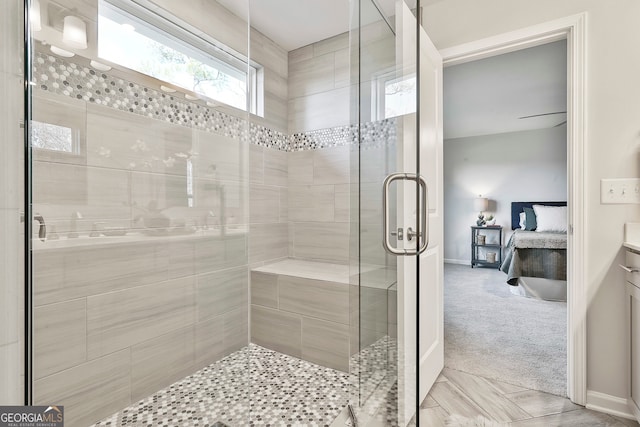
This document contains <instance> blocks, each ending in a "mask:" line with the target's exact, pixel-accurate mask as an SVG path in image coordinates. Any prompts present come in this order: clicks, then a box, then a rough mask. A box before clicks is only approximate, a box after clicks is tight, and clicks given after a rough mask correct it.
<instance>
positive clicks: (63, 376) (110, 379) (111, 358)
mask: <svg viewBox="0 0 640 427" xmlns="http://www.w3.org/2000/svg"><path fill="white" fill-rule="evenodd" d="M130 360H131V355H130V351H129V349H126V350H122V351H118V352H116V353H112V354H109V355H107V356H104V357H100V358H98V359H95V360H91V361H89V362H87V363H83V364H82V365H78V366H75V367H73V368H71V369H67V370H65V371H62V372H59V373H57V374H54V375H50V376H48V377H45V378H42V379H39V380H36V381H35V383H34V396H33V400H34V404H36V405H50V404H51V403H54V402H55V403H56V404H59V405H64V407H65V411H64V412H65V425H69V426H86V425H89V424H93V423H95V422H96V421H98V420H100V419H102V418H104V417H106V416H108V415H111V414H113V413H115V412H117V411H119V410H121V409H122V408H124V407H126V406H127V405H129V403H131V396H130V384H129V382H130V368H129V363H130Z"/></svg>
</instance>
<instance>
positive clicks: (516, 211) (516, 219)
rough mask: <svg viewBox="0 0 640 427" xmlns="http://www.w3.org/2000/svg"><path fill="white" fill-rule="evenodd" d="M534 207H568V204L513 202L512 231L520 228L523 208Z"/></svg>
mask: <svg viewBox="0 0 640 427" xmlns="http://www.w3.org/2000/svg"><path fill="white" fill-rule="evenodd" d="M533 205H544V206H567V202H511V229H512V230H515V229H516V228H520V212H524V211H523V208H530V207H532V206H533Z"/></svg>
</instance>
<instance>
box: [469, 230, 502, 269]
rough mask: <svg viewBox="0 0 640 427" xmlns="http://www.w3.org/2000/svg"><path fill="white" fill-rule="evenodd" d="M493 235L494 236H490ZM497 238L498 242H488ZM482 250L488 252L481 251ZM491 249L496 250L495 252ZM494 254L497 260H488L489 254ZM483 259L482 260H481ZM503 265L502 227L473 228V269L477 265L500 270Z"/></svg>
mask: <svg viewBox="0 0 640 427" xmlns="http://www.w3.org/2000/svg"><path fill="white" fill-rule="evenodd" d="M490 235H492V236H490ZM489 237H497V240H494V239H492V240H488V239H489ZM480 248H485V249H486V250H484V251H480ZM491 249H495V252H494V251H492V250H491ZM490 253H494V254H495V260H493V261H492V260H491V259H489V260H487V257H488V254H490ZM481 257H482V258H481ZM501 264H502V226H500V225H490V226H486V227H478V226H476V225H472V226H471V268H473V267H475V266H476V265H479V266H482V267H495V268H498V269H499V268H500V265H501Z"/></svg>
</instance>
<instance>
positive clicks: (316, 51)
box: [311, 7, 349, 56]
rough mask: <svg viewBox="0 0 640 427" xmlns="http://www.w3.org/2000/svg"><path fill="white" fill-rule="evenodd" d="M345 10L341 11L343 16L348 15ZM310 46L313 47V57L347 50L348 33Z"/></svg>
mask: <svg viewBox="0 0 640 427" xmlns="http://www.w3.org/2000/svg"><path fill="white" fill-rule="evenodd" d="M347 9H348V7H345V10H344V11H343V12H344V14H345V16H347V15H348V14H349V11H348V10H347ZM336 13H338V11H336ZM311 46H313V55H314V56H319V55H324V54H326V53H331V52H335V51H338V50H343V49H348V48H349V33H348V32H345V33H342V34H338V35H337V36H333V37H329V38H328V39H324V40H321V41H319V42H317V43H314V44H312V45H311Z"/></svg>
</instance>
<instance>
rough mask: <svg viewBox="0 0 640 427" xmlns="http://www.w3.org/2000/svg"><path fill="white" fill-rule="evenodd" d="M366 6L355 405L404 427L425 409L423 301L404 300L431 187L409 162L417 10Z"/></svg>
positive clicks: (356, 158) (362, 15) (365, 1)
mask: <svg viewBox="0 0 640 427" xmlns="http://www.w3.org/2000/svg"><path fill="white" fill-rule="evenodd" d="M357 3H358V4H357V6H356V9H355V12H354V14H353V16H354V17H356V18H354V20H353V21H352V29H351V34H352V39H353V40H357V42H358V45H359V46H358V47H359V57H358V58H354V63H355V64H357V68H356V72H355V73H354V74H352V81H353V82H354V86H355V87H357V90H356V91H355V92H356V94H355V95H354V99H357V102H354V104H353V110H352V117H357V120H354V122H357V124H358V126H357V129H358V131H357V136H358V138H357V140H358V144H357V146H356V147H355V148H354V150H353V151H352V171H353V173H352V215H351V221H352V233H351V235H352V240H353V241H354V242H357V243H355V244H352V245H351V272H352V275H351V281H352V285H354V286H352V297H351V298H352V306H353V307H357V310H356V309H355V308H354V314H356V313H357V315H354V316H353V321H354V324H355V325H357V327H355V326H354V327H353V328H352V331H353V332H352V333H354V334H357V336H358V340H357V342H358V346H357V348H356V349H354V350H355V351H354V354H353V356H352V361H353V363H352V377H353V378H354V379H355V381H356V385H355V387H354V396H353V399H352V401H353V402H354V408H355V409H354V412H355V413H356V415H357V416H358V419H359V421H360V422H361V424H363V425H368V424H371V425H390V426H394V425H402V426H405V425H407V424H408V423H409V422H411V420H412V419H413V414H414V413H415V410H416V405H415V401H416V394H417V392H416V384H417V382H416V374H415V369H408V367H407V362H408V361H411V360H413V362H412V363H413V366H414V368H415V366H416V363H415V359H416V358H415V353H416V336H415V335H412V334H407V330H406V325H408V324H410V323H414V324H415V323H416V311H417V303H416V302H415V300H413V303H412V304H406V303H405V302H403V301H401V298H406V296H407V294H408V293H411V292H415V286H416V282H415V280H414V279H413V278H411V277H408V276H406V275H405V274H404V270H401V269H400V268H399V265H400V264H401V263H402V262H403V261H404V260H403V259H402V258H411V257H413V258H414V259H415V257H416V256H415V255H412V254H411V252H412V251H415V248H416V242H417V241H418V240H421V239H420V238H418V239H416V236H417V235H413V233H418V232H419V231H418V230H417V229H418V228H419V227H420V226H419V225H417V224H415V220H416V208H415V206H416V202H418V201H419V202H420V203H421V202H422V199H423V198H422V196H421V195H420V194H421V193H420V192H421V191H422V190H421V188H422V186H421V185H418V183H417V181H416V180H415V179H412V178H411V176H413V177H415V176H417V175H416V174H415V161H414V162H408V161H407V159H411V158H413V159H415V156H413V157H412V155H411V152H412V150H413V153H415V147H416V141H415V112H416V105H417V91H416V85H417V82H416V78H415V57H416V53H415V50H416V47H415V27H414V28H408V27H407V25H406V24H405V23H404V21H403V14H404V13H406V11H407V10H411V7H410V6H411V5H407V4H406V3H405V2H404V1H377V0H361V1H359V2H357ZM413 8H414V9H415V5H413ZM412 49H413V50H412ZM352 58H353V57H352ZM356 60H357V61H356ZM405 248H407V251H406V252H405ZM393 249H397V250H396V253H393ZM414 277H415V275H414ZM405 301H406V299H405ZM409 372H410V374H408V373H409Z"/></svg>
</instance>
